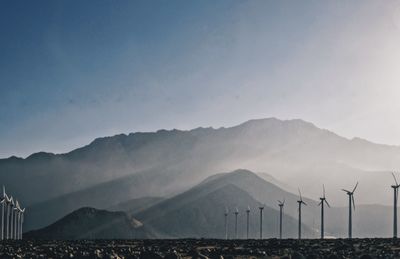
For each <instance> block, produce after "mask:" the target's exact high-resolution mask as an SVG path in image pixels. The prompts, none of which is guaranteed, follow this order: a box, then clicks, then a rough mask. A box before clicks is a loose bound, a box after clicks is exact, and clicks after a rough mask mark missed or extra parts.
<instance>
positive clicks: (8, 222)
mask: <svg viewBox="0 0 400 259" xmlns="http://www.w3.org/2000/svg"><path fill="white" fill-rule="evenodd" d="M12 200H13V198H12V197H8V196H7V194H6V199H5V201H6V210H7V212H6V229H5V230H6V239H9V238H10V207H11V203H12Z"/></svg>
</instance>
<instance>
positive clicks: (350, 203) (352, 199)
mask: <svg viewBox="0 0 400 259" xmlns="http://www.w3.org/2000/svg"><path fill="white" fill-rule="evenodd" d="M357 186H358V182H357V183H356V186H354V188H353V190H352V191H348V190H345V189H342V191H344V192H346V194H347V195H348V196H349V238H352V222H351V221H352V218H351V216H352V215H351V212H352V210H351V205H353V209H354V210H356V205H355V204H354V192H355V191H356V189H357Z"/></svg>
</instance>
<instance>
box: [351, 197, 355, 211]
mask: <svg viewBox="0 0 400 259" xmlns="http://www.w3.org/2000/svg"><path fill="white" fill-rule="evenodd" d="M351 199H352V201H353V209H354V210H356V204H355V202H354V196H353V195H351Z"/></svg>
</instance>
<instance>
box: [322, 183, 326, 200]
mask: <svg viewBox="0 0 400 259" xmlns="http://www.w3.org/2000/svg"><path fill="white" fill-rule="evenodd" d="M322 190H323V193H324V196H323V197H324V198H325V185H324V184H323V185H322Z"/></svg>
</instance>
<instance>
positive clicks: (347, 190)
mask: <svg viewBox="0 0 400 259" xmlns="http://www.w3.org/2000/svg"><path fill="white" fill-rule="evenodd" d="M342 191H344V192H350V191H348V190H346V189H342Z"/></svg>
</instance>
